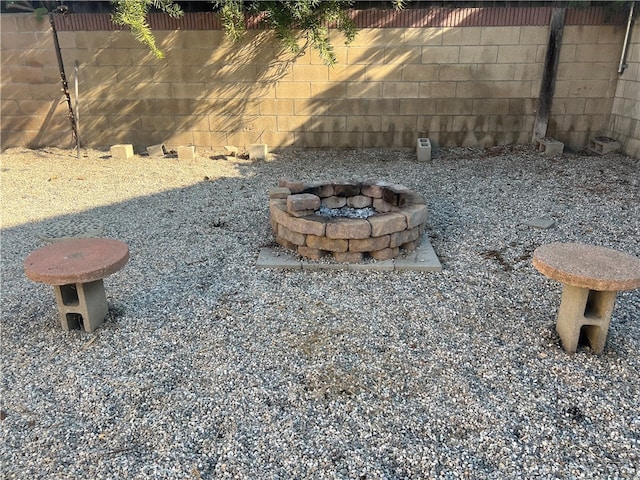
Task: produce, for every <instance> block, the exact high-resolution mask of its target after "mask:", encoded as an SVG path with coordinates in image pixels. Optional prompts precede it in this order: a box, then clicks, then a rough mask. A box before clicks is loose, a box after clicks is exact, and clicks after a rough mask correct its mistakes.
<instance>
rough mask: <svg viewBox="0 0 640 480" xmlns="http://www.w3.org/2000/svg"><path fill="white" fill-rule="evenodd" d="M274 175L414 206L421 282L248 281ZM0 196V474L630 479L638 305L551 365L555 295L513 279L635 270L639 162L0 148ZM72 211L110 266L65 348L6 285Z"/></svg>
mask: <svg viewBox="0 0 640 480" xmlns="http://www.w3.org/2000/svg"><path fill="white" fill-rule="evenodd" d="M282 177H288V178H295V179H301V180H319V179H326V178H340V177H344V178H362V179H367V178H375V179H381V180H388V181H392V182H396V183H402V184H404V185H406V186H408V187H409V188H411V189H414V190H416V191H417V192H419V193H421V194H423V195H424V196H425V198H426V199H427V203H428V204H429V206H430V218H429V220H428V225H429V226H428V230H427V232H428V235H429V237H430V239H431V242H432V245H433V247H434V248H435V251H436V252H437V254H438V256H439V258H440V260H441V262H442V265H443V271H442V272H440V273H433V272H429V273H424V272H371V271H345V270H340V271H338V270H321V271H307V270H297V271H278V270H258V269H256V268H255V262H256V258H257V255H258V251H259V249H260V248H261V247H263V246H266V245H271V244H272V236H271V232H270V227H269V220H268V205H267V196H266V193H267V191H268V189H269V188H271V187H272V186H275V185H276V184H277V181H278V179H279V178H282ZM1 180H2V237H1V239H2V290H1V291H2V299H1V307H2V318H1V327H2V340H1V343H2V349H1V352H0V355H1V357H0V358H1V361H2V382H1V394H2V398H1V402H0V409H1V411H0V417H1V419H2V421H1V422H0V425H1V432H2V442H1V444H0V459H1V462H2V464H1V465H0V466H1V471H2V474H3V475H4V478H8V479H13V478H15V479H34V478H46V479H75V478H78V479H80V478H91V479H121V478H135V479H147V478H148V479H163V478H169V479H189V478H192V479H218V478H239V479H263V478H264V479H290V478H295V479H302V478H304V479H307V478H313V479H325V478H326V479H334V478H344V479H383V478H385V479H395V478H398V479H399V478H411V479H422V478H639V477H640V466H639V465H640V409H639V406H640V322H639V321H638V320H639V319H640V290H636V291H634V292H623V293H621V294H620V295H619V297H618V301H617V304H616V309H615V311H614V316H613V320H612V325H611V328H610V330H609V337H608V343H607V346H606V347H605V351H604V353H603V354H602V355H594V354H593V353H592V352H591V351H590V350H589V349H588V347H584V346H583V347H580V348H579V350H578V352H577V353H576V354H574V355H568V354H566V353H564V351H563V350H562V349H561V347H560V343H559V338H558V336H557V334H556V333H555V330H554V325H555V315H556V310H557V307H558V304H559V301H560V291H561V289H560V284H559V283H557V282H554V281H552V280H549V279H547V278H545V277H544V276H542V275H541V274H539V273H538V272H537V271H536V270H535V269H534V268H533V267H532V265H531V256H532V252H533V250H534V249H535V248H536V247H537V246H539V245H541V244H544V243H549V242H553V241H572V242H573V241H577V242H586V243H593V244H597V245H604V246H609V247H613V248H616V249H618V250H622V251H625V252H627V253H630V254H633V255H636V256H640V242H639V241H638V239H639V238H640V161H639V160H638V159H634V158H630V157H625V156H623V155H620V154H608V155H606V156H595V155H588V154H585V153H568V154H565V155H562V156H561V157H554V158H547V157H545V156H543V155H542V154H540V153H539V152H537V151H535V150H534V149H533V148H530V147H508V148H507V147H499V148H494V149H489V150H475V149H450V150H442V151H440V152H438V153H437V154H436V155H434V159H433V161H432V162H431V163H419V162H417V160H416V159H415V154H414V152H412V151H408V150H346V151H333V150H329V151H284V152H281V153H279V154H275V155H274V158H273V159H272V160H270V161H267V162H264V161H262V162H255V163H254V162H250V161H248V160H246V159H225V158H222V157H217V156H214V155H211V156H204V157H201V158H199V159H198V160H197V161H193V162H185V161H179V160H177V159H175V158H165V159H151V158H147V157H141V156H140V157H135V158H134V159H130V160H127V161H115V160H113V159H112V158H111V157H110V156H109V155H108V153H106V152H99V151H86V152H84V155H83V157H82V158H81V159H77V158H76V154H75V152H74V151H65V150H56V149H47V150H39V151H29V150H22V149H11V150H8V151H5V152H4V153H3V157H2V173H1ZM71 216H76V217H80V218H83V219H88V220H96V219H97V220H99V221H101V222H103V223H104V226H105V236H107V237H111V238H117V239H120V240H123V241H125V242H126V243H127V244H128V245H129V247H130V250H131V259H130V262H129V264H128V265H127V266H126V267H125V268H124V269H123V270H122V271H120V272H118V273H116V274H114V275H112V276H110V277H108V278H107V279H106V280H105V287H106V291H107V298H108V301H109V305H110V312H109V315H108V317H107V320H106V323H105V324H104V325H103V326H102V327H101V328H99V329H98V330H97V331H96V332H94V333H92V334H88V333H84V332H81V331H71V332H65V331H63V330H62V329H61V328H60V326H59V323H58V318H57V311H56V307H55V302H54V297H53V292H52V288H51V287H50V286H48V285H43V284H37V283H33V282H31V281H29V280H28V279H27V278H26V277H25V276H24V273H23V269H22V265H23V261H24V258H25V257H26V256H27V255H28V254H29V253H30V252H31V251H32V250H34V249H35V248H38V247H40V246H42V245H43V243H42V241H41V240H39V239H38V238H37V233H38V232H39V231H41V230H42V229H43V228H46V227H47V226H51V225H54V224H55V223H56V222H59V221H60V220H65V219H68V218H71ZM536 217H545V218H550V219H553V220H554V221H555V226H554V227H552V228H550V229H548V230H543V229H536V228H533V227H530V226H527V225H525V224H524V222H525V221H527V220H530V219H532V218H536Z"/></svg>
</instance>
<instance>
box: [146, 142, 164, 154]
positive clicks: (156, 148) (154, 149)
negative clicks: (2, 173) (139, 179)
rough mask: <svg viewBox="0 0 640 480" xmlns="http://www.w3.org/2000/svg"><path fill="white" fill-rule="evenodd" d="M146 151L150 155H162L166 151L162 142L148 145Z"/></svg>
mask: <svg viewBox="0 0 640 480" xmlns="http://www.w3.org/2000/svg"><path fill="white" fill-rule="evenodd" d="M147 153H148V154H149V156H150V157H164V156H165V155H166V153H167V148H166V147H165V146H164V143H160V144H158V145H150V146H148V147H147Z"/></svg>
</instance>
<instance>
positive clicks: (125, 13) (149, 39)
mask: <svg viewBox="0 0 640 480" xmlns="http://www.w3.org/2000/svg"><path fill="white" fill-rule="evenodd" d="M111 3H112V4H113V13H112V14H111V20H112V21H113V22H114V23H115V24H117V25H123V26H128V27H129V28H130V29H131V33H132V34H133V35H134V36H135V37H136V39H137V40H138V41H139V42H140V43H142V44H143V45H145V46H147V47H148V48H149V50H151V51H152V52H153V54H154V55H155V56H156V57H157V58H163V57H164V53H163V52H162V51H161V50H160V49H159V48H158V47H157V45H156V39H155V37H154V36H153V32H152V31H151V27H150V26H149V23H148V22H147V13H148V12H149V9H150V8H151V7H153V8H155V9H157V10H160V11H161V12H164V13H166V14H168V15H170V16H171V17H174V18H179V17H181V16H182V14H183V12H182V9H181V8H180V6H179V5H177V4H176V3H174V2H173V0H111Z"/></svg>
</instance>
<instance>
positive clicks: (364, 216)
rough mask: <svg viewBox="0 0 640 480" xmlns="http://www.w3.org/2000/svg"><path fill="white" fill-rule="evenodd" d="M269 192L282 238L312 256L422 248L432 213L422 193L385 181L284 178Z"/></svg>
mask: <svg viewBox="0 0 640 480" xmlns="http://www.w3.org/2000/svg"><path fill="white" fill-rule="evenodd" d="M269 198H270V200H269V213H270V220H271V227H272V228H273V232H274V234H275V237H276V241H277V242H278V243H279V244H280V245H282V246H283V247H286V248H289V249H292V250H295V251H296V252H297V253H298V255H301V256H302V257H305V258H309V259H312V260H317V259H319V258H321V257H323V256H325V255H332V256H333V257H334V258H335V260H337V261H338V262H344V263H357V262H362V261H363V260H364V259H365V257H366V256H369V257H371V258H373V259H375V260H388V259H391V258H395V257H397V256H398V255H399V254H400V249H404V250H408V251H413V250H415V249H416V247H417V246H418V245H419V244H420V239H421V236H422V234H423V232H424V229H425V221H426V219H427V206H426V202H425V200H424V198H423V197H422V196H421V195H420V194H418V193H416V192H414V191H412V190H410V189H408V188H407V187H405V186H403V185H398V184H392V183H387V182H382V181H364V182H355V181H342V180H341V181H327V182H312V183H303V182H298V181H292V180H280V182H279V183H278V188H272V189H271V190H270V192H269Z"/></svg>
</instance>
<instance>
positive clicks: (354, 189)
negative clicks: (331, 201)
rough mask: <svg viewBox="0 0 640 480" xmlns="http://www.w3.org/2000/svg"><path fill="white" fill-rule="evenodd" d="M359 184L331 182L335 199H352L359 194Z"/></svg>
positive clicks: (339, 181) (340, 181)
mask: <svg viewBox="0 0 640 480" xmlns="http://www.w3.org/2000/svg"><path fill="white" fill-rule="evenodd" d="M360 187H361V184H360V183H358V182H347V181H342V180H337V181H335V182H333V190H334V191H335V195H336V196H337V197H353V196H355V195H359V194H360Z"/></svg>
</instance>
